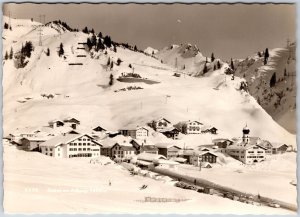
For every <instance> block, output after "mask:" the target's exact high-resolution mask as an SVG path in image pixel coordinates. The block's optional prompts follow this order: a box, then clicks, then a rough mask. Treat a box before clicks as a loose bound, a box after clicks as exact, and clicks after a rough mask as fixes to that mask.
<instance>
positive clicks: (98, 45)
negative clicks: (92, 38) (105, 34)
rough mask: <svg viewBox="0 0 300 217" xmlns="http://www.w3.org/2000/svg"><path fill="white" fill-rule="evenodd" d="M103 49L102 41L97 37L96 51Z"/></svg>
mask: <svg viewBox="0 0 300 217" xmlns="http://www.w3.org/2000/svg"><path fill="white" fill-rule="evenodd" d="M104 49H105V47H104V44H103V43H102V40H101V38H99V39H98V43H97V51H98V50H104Z"/></svg>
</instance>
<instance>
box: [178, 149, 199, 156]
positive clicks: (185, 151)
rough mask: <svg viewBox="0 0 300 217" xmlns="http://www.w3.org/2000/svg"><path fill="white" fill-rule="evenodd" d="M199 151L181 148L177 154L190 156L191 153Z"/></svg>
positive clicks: (195, 153)
mask: <svg viewBox="0 0 300 217" xmlns="http://www.w3.org/2000/svg"><path fill="white" fill-rule="evenodd" d="M199 153H200V152H199V151H196V150H191V149H189V150H186V149H182V150H179V152H178V155H179V156H184V155H185V156H192V155H197V154H199Z"/></svg>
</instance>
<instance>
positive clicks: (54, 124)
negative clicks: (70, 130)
mask: <svg viewBox="0 0 300 217" xmlns="http://www.w3.org/2000/svg"><path fill="white" fill-rule="evenodd" d="M48 124H49V127H51V128H53V129H55V128H57V127H63V126H64V125H65V123H64V121H62V120H59V119H54V120H51V121H49V122H48Z"/></svg>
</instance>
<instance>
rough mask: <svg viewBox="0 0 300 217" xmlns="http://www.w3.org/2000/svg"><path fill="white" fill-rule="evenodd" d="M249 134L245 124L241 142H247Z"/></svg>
mask: <svg viewBox="0 0 300 217" xmlns="http://www.w3.org/2000/svg"><path fill="white" fill-rule="evenodd" d="M249 133H250V130H249V128H248V127H247V124H246V126H245V127H244V128H243V142H244V143H248V142H249Z"/></svg>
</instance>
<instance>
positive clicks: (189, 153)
mask: <svg viewBox="0 0 300 217" xmlns="http://www.w3.org/2000/svg"><path fill="white" fill-rule="evenodd" d="M198 154H199V151H196V150H194V149H181V150H180V151H179V152H178V156H179V157H182V158H185V159H186V160H187V161H186V162H187V163H188V164H193V161H194V159H193V157H194V156H196V155H198Z"/></svg>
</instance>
